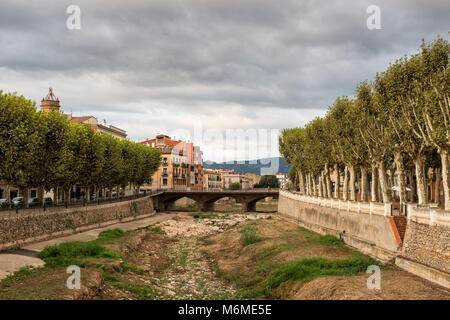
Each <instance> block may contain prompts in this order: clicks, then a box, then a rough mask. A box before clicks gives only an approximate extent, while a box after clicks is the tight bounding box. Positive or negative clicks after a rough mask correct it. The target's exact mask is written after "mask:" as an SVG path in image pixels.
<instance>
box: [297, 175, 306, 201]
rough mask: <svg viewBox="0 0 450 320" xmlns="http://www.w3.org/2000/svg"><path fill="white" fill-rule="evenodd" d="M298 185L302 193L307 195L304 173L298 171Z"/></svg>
mask: <svg viewBox="0 0 450 320" xmlns="http://www.w3.org/2000/svg"><path fill="white" fill-rule="evenodd" d="M298 185H299V187H300V193H301V194H303V195H304V194H305V185H304V179H303V171H302V170H300V169H299V170H298Z"/></svg>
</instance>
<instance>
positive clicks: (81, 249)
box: [38, 241, 121, 268]
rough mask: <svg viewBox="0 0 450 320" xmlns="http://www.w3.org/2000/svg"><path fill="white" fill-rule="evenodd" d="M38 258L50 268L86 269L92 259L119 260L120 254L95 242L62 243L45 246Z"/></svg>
mask: <svg viewBox="0 0 450 320" xmlns="http://www.w3.org/2000/svg"><path fill="white" fill-rule="evenodd" d="M38 257H39V258H41V259H42V260H44V261H45V263H46V266H47V267H50V268H58V267H68V266H70V265H77V266H79V267H87V266H89V260H90V259H92V258H103V259H112V260H118V259H121V256H120V254H118V253H117V252H114V251H112V250H108V249H106V248H105V247H103V246H102V245H100V244H98V243H97V242H96V241H90V242H80V241H74V242H64V243H61V244H58V245H54V246H47V247H45V248H44V250H42V251H41V252H40V253H39V254H38Z"/></svg>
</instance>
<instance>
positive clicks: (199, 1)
mask: <svg viewBox="0 0 450 320" xmlns="http://www.w3.org/2000/svg"><path fill="white" fill-rule="evenodd" d="M70 5H78V6H79V8H80V9H81V29H79V30H70V29H68V28H67V26H66V20H67V19H68V18H69V16H70V14H67V13H66V10H67V8H68V7H69V6H70ZM369 5H378V6H379V8H380V9H381V29H379V30H369V29H368V28H367V26H366V20H367V18H368V17H369V15H370V14H368V13H366V9H367V7H368V6H369ZM449 13H450V1H448V0H442V1H438V0H436V1H433V0H430V1H416V0H404V1H392V0H383V1H381V0H379V1H374V0H370V1H364V0H363V1H361V0H358V1H357V0H354V1H350V0H341V1H318V0H316V1H302V0H292V1H289V0H278V1H274V0H268V1H262V0H240V1H237V0H236V1H235V0H215V1H214V0H158V1H143V0H142V1H137V0H136V1H135V0H132V1H130V0H127V1H125V0H124V1H118V0H104V1H98V0H97V1H92V0H91V1H74V0H70V1H64V0H58V1H57V0H54V1H45V0H34V1H30V0H0V48H1V50H0V89H2V90H3V91H7V92H8V91H17V92H18V93H19V94H23V95H25V96H26V97H28V98H30V99H32V100H35V101H37V104H39V101H40V100H41V98H42V97H43V96H44V95H45V94H46V92H47V90H48V87H49V86H52V87H53V90H54V93H55V94H56V96H58V97H59V99H60V100H61V104H62V108H63V109H64V111H65V112H67V113H68V112H70V111H72V112H73V114H74V115H93V116H95V117H97V118H98V120H99V121H102V120H103V119H106V120H107V122H108V123H109V124H112V125H115V126H118V127H121V128H123V129H125V130H127V132H128V135H129V138H130V139H131V140H133V141H139V140H144V139H146V138H147V137H153V136H154V135H155V134H156V133H167V134H169V135H171V136H176V138H183V139H186V140H187V139H190V140H195V142H196V143H197V144H200V146H201V147H202V149H203V150H204V158H205V159H210V160H217V161H220V160H224V159H225V160H230V159H237V160H241V159H244V158H245V159H252V158H255V157H263V156H276V155H277V146H276V143H275V142H276V132H277V131H276V129H282V128H286V127H294V126H298V125H303V124H305V123H306V122H307V121H309V120H311V119H313V118H314V117H316V116H320V115H323V114H324V113H325V110H326V108H327V107H328V106H329V105H330V104H331V103H332V102H333V100H334V99H335V98H336V97H337V96H339V95H352V94H353V91H354V88H355V86H356V84H357V83H358V82H360V81H362V80H365V79H372V78H373V77H374V75H375V73H376V72H377V71H383V70H384V69H385V68H386V67H387V65H388V63H389V62H390V61H394V60H395V59H396V58H398V57H400V56H402V55H404V54H411V53H415V52H417V49H418V47H419V45H420V41H421V39H422V38H425V40H426V41H432V40H433V39H435V38H436V37H437V35H441V36H442V37H444V38H447V39H448V38H449V34H448V31H449V30H450V28H449V27H450V24H449V19H448V17H449ZM227 133H228V134H229V135H230V137H231V136H233V134H238V135H239V134H242V133H247V134H249V135H250V136H253V137H254V138H253V139H250V140H251V141H250V142H249V143H247V144H244V145H242V144H233V143H231V139H229V140H227ZM245 150H246V151H245ZM249 150H250V151H249ZM224 157H225V158H224Z"/></svg>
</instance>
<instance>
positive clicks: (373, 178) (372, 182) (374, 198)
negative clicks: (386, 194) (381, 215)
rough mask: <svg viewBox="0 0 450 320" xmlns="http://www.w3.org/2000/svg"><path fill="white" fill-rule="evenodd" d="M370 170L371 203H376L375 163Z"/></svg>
mask: <svg viewBox="0 0 450 320" xmlns="http://www.w3.org/2000/svg"><path fill="white" fill-rule="evenodd" d="M371 168H372V181H371V192H370V193H371V196H372V199H371V200H372V201H373V202H376V201H378V168H377V165H376V164H375V163H373V164H372V165H371Z"/></svg>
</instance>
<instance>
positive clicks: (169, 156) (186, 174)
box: [140, 134, 203, 190]
mask: <svg viewBox="0 0 450 320" xmlns="http://www.w3.org/2000/svg"><path fill="white" fill-rule="evenodd" d="M140 143H141V144H145V145H147V146H151V147H154V148H158V149H160V150H161V153H162V160H163V161H162V164H161V166H160V168H159V169H158V171H157V172H155V173H154V174H153V176H152V179H151V181H152V183H151V185H147V186H143V188H147V189H153V190H155V189H176V190H196V189H197V190H201V189H202V188H203V159H202V157H203V153H202V151H201V150H200V147H198V146H194V144H193V143H192V142H185V141H181V140H175V139H171V138H170V137H169V136H167V135H164V134H160V135H157V136H156V137H155V138H154V139H147V140H145V141H142V142H140Z"/></svg>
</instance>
